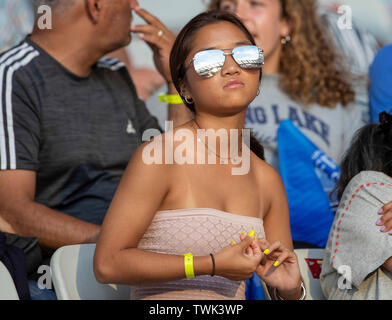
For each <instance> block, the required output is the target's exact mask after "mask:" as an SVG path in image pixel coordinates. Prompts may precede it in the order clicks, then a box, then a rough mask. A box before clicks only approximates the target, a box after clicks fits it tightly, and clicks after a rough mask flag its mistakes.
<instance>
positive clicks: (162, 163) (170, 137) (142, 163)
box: [130, 124, 192, 173]
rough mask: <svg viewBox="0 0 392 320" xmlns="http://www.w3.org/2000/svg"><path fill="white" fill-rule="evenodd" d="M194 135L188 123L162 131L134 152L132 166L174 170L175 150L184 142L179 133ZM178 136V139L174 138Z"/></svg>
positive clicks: (166, 170) (154, 169)
mask: <svg viewBox="0 0 392 320" xmlns="http://www.w3.org/2000/svg"><path fill="white" fill-rule="evenodd" d="M186 134H189V135H192V131H191V129H190V127H189V125H188V124H184V125H182V126H179V127H177V128H175V129H173V130H172V131H168V132H165V133H162V134H160V135H158V136H155V137H153V138H152V139H150V140H149V141H146V142H144V143H143V144H141V145H140V146H139V147H138V148H137V149H136V151H135V153H134V154H133V156H132V158H131V161H130V166H132V167H138V168H144V170H153V171H154V172H161V171H162V172H166V173H168V172H169V171H171V170H174V167H175V161H174V159H173V158H174V150H175V149H176V147H177V146H178V145H179V144H181V143H182V142H181V141H179V139H177V135H180V136H184V135H186ZM174 137H176V139H174Z"/></svg>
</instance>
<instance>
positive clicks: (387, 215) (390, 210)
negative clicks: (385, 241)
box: [376, 202, 392, 235]
mask: <svg viewBox="0 0 392 320" xmlns="http://www.w3.org/2000/svg"><path fill="white" fill-rule="evenodd" d="M378 213H379V214H380V215H382V217H381V218H380V219H379V220H378V221H377V222H376V224H377V225H378V226H379V227H380V231H381V232H384V233H386V232H389V234H390V235H392V231H391V230H392V202H389V203H387V204H385V205H384V206H383V207H382V208H381V209H380V211H379V212H378Z"/></svg>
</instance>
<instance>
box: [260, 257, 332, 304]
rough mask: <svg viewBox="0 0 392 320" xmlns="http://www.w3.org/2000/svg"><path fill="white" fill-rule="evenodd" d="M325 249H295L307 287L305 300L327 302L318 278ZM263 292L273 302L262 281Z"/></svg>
mask: <svg viewBox="0 0 392 320" xmlns="http://www.w3.org/2000/svg"><path fill="white" fill-rule="evenodd" d="M324 251H325V250H324V249H295V250H294V252H295V253H296V254H297V256H298V264H299V269H300V271H301V275H302V279H303V280H304V283H305V287H306V290H307V292H306V298H305V300H325V297H324V294H323V292H322V290H321V285H320V280H319V278H318V276H319V275H320V274H319V272H320V271H321V265H322V260H323V259H324ZM262 285H263V291H264V295H265V298H266V300H271V297H270V295H269V292H268V289H267V286H266V285H265V283H264V281H262Z"/></svg>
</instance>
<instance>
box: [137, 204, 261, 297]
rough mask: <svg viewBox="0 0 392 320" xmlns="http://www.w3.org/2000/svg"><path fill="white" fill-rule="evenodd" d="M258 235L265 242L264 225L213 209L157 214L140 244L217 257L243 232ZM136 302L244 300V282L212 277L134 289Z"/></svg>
mask: <svg viewBox="0 0 392 320" xmlns="http://www.w3.org/2000/svg"><path fill="white" fill-rule="evenodd" d="M252 229H253V230H254V231H255V236H256V237H257V238H264V237H265V234H264V226H263V221H262V220H261V219H259V218H254V217H248V216H243V215H239V214H233V213H229V212H225V211H221V210H217V209H211V208H195V209H176V210H165V211H158V212H157V213H156V215H155V217H154V219H153V221H152V223H151V225H150V226H149V228H148V229H147V231H146V232H145V234H144V236H143V237H142V239H141V240H140V242H139V245H138V248H139V249H142V250H147V251H152V252H158V253H165V254H175V255H183V254H185V253H188V252H192V254H193V255H194V256H207V255H209V254H210V253H213V254H216V253H217V252H219V251H220V250H221V249H222V248H224V247H226V246H228V245H229V244H230V241H231V240H234V241H236V242H239V241H240V234H241V232H245V233H248V232H249V231H250V230H252ZM131 298H132V299H135V300H140V299H149V300H211V299H213V300H226V299H228V300H237V299H239V300H243V299H245V281H231V280H229V279H226V278H223V277H219V276H214V277H211V276H209V275H206V276H198V277H196V278H193V279H182V280H177V281H172V282H167V283H165V284H161V285H153V286H132V290H131Z"/></svg>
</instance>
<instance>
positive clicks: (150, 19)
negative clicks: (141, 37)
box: [135, 8, 166, 30]
mask: <svg viewBox="0 0 392 320" xmlns="http://www.w3.org/2000/svg"><path fill="white" fill-rule="evenodd" d="M135 12H136V14H137V15H138V16H139V17H141V18H142V19H143V20H144V21H146V22H147V23H148V24H152V25H155V26H157V27H159V28H160V29H165V30H166V26H165V25H164V24H163V23H162V22H161V21H160V20H159V19H158V18H157V17H155V16H154V15H152V14H151V13H150V12H148V11H147V10H146V9H141V8H137V9H135Z"/></svg>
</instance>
